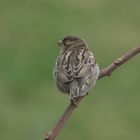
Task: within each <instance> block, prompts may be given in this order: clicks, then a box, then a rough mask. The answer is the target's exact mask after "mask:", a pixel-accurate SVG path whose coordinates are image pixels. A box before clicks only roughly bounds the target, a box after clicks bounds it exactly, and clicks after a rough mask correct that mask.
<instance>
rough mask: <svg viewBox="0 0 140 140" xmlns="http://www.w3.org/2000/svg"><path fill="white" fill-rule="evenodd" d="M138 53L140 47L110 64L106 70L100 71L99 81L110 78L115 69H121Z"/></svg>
mask: <svg viewBox="0 0 140 140" xmlns="http://www.w3.org/2000/svg"><path fill="white" fill-rule="evenodd" d="M138 53H140V47H136V48H133V49H132V50H130V51H129V52H127V53H125V54H124V55H122V56H121V57H119V58H117V59H116V60H115V61H114V62H113V63H112V64H110V65H109V66H107V67H106V68H104V69H102V70H101V71H100V75H99V77H98V79H101V78H102V77H105V76H110V75H111V73H112V72H113V71H114V70H115V69H117V68H118V67H120V66H121V65H122V64H124V63H125V62H127V61H128V60H130V59H131V58H132V57H134V56H135V55H137V54H138Z"/></svg>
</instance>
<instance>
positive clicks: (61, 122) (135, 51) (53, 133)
mask: <svg viewBox="0 0 140 140" xmlns="http://www.w3.org/2000/svg"><path fill="white" fill-rule="evenodd" d="M138 53H140V47H136V48H133V49H132V50H130V51H129V52H127V53H125V54H124V55H122V56H121V57H119V58H117V59H116V60H115V61H114V62H113V63H112V64H110V65H109V66H107V67H106V68H104V69H102V70H101V71H100V75H99V78H98V80H99V79H101V78H103V77H105V76H110V75H111V73H112V72H113V71H114V70H115V69H117V68H118V67H119V66H121V65H122V64H124V63H125V62H127V61H128V60H130V59H131V58H133V57H134V56H135V55H137V54H138ZM82 98H83V97H80V98H79V99H77V101H76V103H77V104H79V103H80V101H81V99H82ZM75 108H76V106H75V105H74V104H72V103H71V104H70V105H69V106H68V107H67V109H66V110H65V112H64V113H63V115H62V116H61V118H60V119H59V120H58V122H57V124H56V125H55V126H54V128H53V129H52V131H50V132H49V133H47V134H46V136H45V138H44V140H54V139H55V137H56V136H57V135H58V133H59V132H60V130H61V128H62V127H63V126H64V124H65V122H66V121H67V120H68V118H69V117H70V115H71V114H72V112H73V111H74V110H75Z"/></svg>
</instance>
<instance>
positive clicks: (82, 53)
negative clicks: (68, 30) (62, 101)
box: [73, 49, 96, 78]
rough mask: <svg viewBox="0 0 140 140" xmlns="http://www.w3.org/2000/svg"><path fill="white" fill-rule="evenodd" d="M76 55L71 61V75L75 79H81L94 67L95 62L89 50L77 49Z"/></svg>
mask: <svg viewBox="0 0 140 140" xmlns="http://www.w3.org/2000/svg"><path fill="white" fill-rule="evenodd" d="M76 53H77V54H76V55H75V58H74V61H73V63H74V64H73V73H74V77H75V78H81V77H83V76H84V75H85V74H86V73H87V71H89V69H90V68H91V67H94V66H95V64H96V61H95V58H94V56H93V54H92V52H90V51H89V50H86V49H79V50H78V51H77V52H76ZM86 75H87V74H86Z"/></svg>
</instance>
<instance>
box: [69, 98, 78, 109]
mask: <svg viewBox="0 0 140 140" xmlns="http://www.w3.org/2000/svg"><path fill="white" fill-rule="evenodd" d="M70 102H71V104H73V105H74V106H75V107H78V104H77V103H76V98H74V97H73V98H71V99H70Z"/></svg>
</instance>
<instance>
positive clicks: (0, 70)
mask: <svg viewBox="0 0 140 140" xmlns="http://www.w3.org/2000/svg"><path fill="white" fill-rule="evenodd" d="M70 34H74V35H79V36H82V37H83V38H85V40H86V41H87V42H88V45H89V48H90V49H91V50H92V51H93V52H94V54H95V56H96V60H97V62H98V63H99V66H100V68H104V67H105V66H107V65H108V64H110V63H111V62H112V61H113V60H114V59H115V58H117V57H119V56H121V55H122V54H123V53H124V52H126V51H128V50H129V49H131V48H133V47H136V46H137V45H139V44H140V1H139V0H133V1H131V0H123V1H122V0H117V1H116V0H94V1H92V0H85V1H84V0H61V1H56V0H1V1H0V140H8V139H10V140H25V139H26V140H41V139H42V138H43V136H44V133H45V132H48V131H49V130H50V129H51V128H52V127H53V125H54V124H55V123H56V121H57V120H58V118H59V117H60V116H61V114H62V113H63V111H64V110H65V108H66V106H67V105H68V103H69V99H68V97H67V96H65V95H63V94H60V92H59V91H58V90H57V89H56V87H55V84H54V82H53V78H52V69H53V66H54V63H55V60H56V57H57V55H58V53H59V47H58V46H57V44H56V42H57V41H58V40H60V39H61V38H63V37H64V36H66V35H70ZM66 139H67V140H70V139H73V140H85V139H87V140H132V139H135V140H138V139H140V56H136V57H135V58H134V59H132V60H130V61H129V62H128V63H126V64H124V65H123V66H122V67H120V68H119V69H118V70H116V71H115V72H113V74H112V76H111V77H109V78H104V79H102V80H100V81H98V82H97V85H96V87H95V88H94V89H93V90H92V91H91V92H90V94H89V96H87V97H86V98H85V99H84V100H83V101H82V103H81V104H80V105H79V107H78V109H77V110H76V111H75V112H74V113H73V114H72V116H71V118H70V120H69V121H68V122H67V124H66V125H65V127H64V129H63V130H62V131H61V133H60V134H59V136H58V137H57V140H66Z"/></svg>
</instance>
